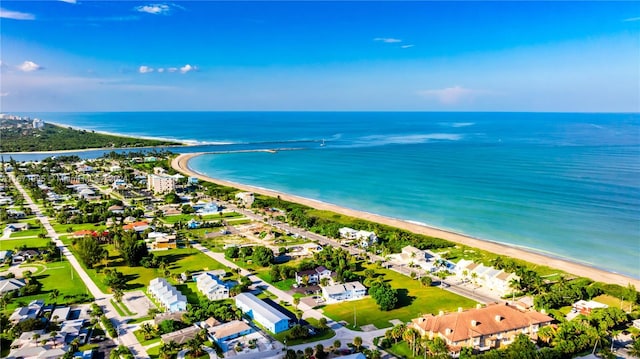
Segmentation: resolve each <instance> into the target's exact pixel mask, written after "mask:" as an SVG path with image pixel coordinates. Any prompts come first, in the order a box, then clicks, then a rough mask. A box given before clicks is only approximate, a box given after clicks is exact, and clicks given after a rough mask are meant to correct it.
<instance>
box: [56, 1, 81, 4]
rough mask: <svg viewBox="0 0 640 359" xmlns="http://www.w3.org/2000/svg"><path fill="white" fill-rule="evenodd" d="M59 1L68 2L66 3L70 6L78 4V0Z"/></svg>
mask: <svg viewBox="0 0 640 359" xmlns="http://www.w3.org/2000/svg"><path fill="white" fill-rule="evenodd" d="M59 1H62V2H66V3H69V4H77V3H78V0H59Z"/></svg>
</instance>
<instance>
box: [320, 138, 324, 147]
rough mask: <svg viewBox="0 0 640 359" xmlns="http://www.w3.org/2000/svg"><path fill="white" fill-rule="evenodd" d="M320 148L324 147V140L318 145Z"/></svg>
mask: <svg viewBox="0 0 640 359" xmlns="http://www.w3.org/2000/svg"><path fill="white" fill-rule="evenodd" d="M320 147H324V138H323V139H322V143H321V144H320Z"/></svg>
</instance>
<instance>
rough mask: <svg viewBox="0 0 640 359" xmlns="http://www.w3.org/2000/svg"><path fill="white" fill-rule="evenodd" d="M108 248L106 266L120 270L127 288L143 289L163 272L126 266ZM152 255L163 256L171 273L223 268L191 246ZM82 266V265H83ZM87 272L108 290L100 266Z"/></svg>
mask: <svg viewBox="0 0 640 359" xmlns="http://www.w3.org/2000/svg"><path fill="white" fill-rule="evenodd" d="M107 248H108V249H109V262H108V265H107V268H112V269H113V268H115V269H117V270H118V271H119V272H122V273H123V274H124V275H125V277H126V278H127V280H128V283H127V290H134V289H144V288H146V287H147V286H148V285H149V281H151V280H152V279H153V278H156V277H159V276H163V273H161V271H160V270H159V269H156V268H144V267H141V266H140V267H128V266H126V264H125V263H124V261H123V259H122V258H121V257H120V254H119V253H118V251H117V250H116V249H115V248H113V246H110V245H108V246H107ZM153 255H154V256H157V257H160V258H164V259H165V261H166V263H169V266H168V268H167V269H168V270H169V271H171V273H182V272H184V271H186V270H190V271H198V270H213V269H225V268H226V267H224V266H223V265H222V264H220V263H218V262H216V261H215V260H213V259H211V258H210V257H208V256H206V255H204V254H202V253H200V251H198V250H197V249H193V248H179V249H170V250H167V251H156V252H153ZM83 266H84V265H83ZM85 269H86V271H87V274H89V276H90V277H91V279H92V280H93V281H94V283H96V285H97V286H98V287H99V288H100V289H101V290H102V291H103V292H105V293H106V292H108V288H107V286H106V285H105V284H104V277H105V275H104V274H103V273H101V272H100V273H99V272H98V269H103V268H101V267H100V266H98V267H96V268H93V269H87V268H86V267H85Z"/></svg>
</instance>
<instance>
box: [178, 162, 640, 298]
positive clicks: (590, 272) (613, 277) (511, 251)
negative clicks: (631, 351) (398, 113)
mask: <svg viewBox="0 0 640 359" xmlns="http://www.w3.org/2000/svg"><path fill="white" fill-rule="evenodd" d="M203 154H205V153H204V152H197V153H185V154H181V155H179V156H178V157H176V158H174V159H173V161H172V162H171V166H172V167H173V168H174V169H175V170H177V171H179V172H182V173H184V174H187V175H189V176H191V177H196V178H199V179H200V180H204V181H208V182H212V183H216V184H219V185H223V186H229V187H234V188H238V189H240V190H243V191H250V192H255V193H258V194H263V195H266V196H271V197H278V196H279V197H280V198H282V199H283V200H285V201H290V202H296V203H300V204H303V205H306V206H309V207H312V208H316V209H320V210H327V211H332V212H335V213H339V214H343V215H347V216H351V217H356V218H360V219H364V220H367V221H371V222H377V223H382V224H385V225H388V226H392V227H396V228H400V229H404V230H407V231H410V232H414V233H418V234H423V235H427V236H431V237H436V238H442V239H445V240H448V241H451V242H453V243H458V244H462V245H466V246H469V247H474V248H478V249H481V250H485V251H487V252H491V253H495V254H499V255H504V256H508V257H512V258H518V259H522V260H524V261H527V262H530V263H535V264H543V265H545V266H548V267H551V268H556V269H559V270H562V271H564V272H567V273H571V274H573V275H577V276H580V277H586V278H590V279H592V280H595V281H599V282H604V283H613V284H618V285H621V286H627V285H628V284H633V285H634V286H636V287H637V288H638V287H640V280H639V279H635V278H632V277H628V276H626V275H623V274H619V273H613V272H609V271H606V270H603V269H599V268H595V267H592V266H588V265H585V264H581V263H577V262H573V261H570V260H568V259H563V258H559V257H556V256H553V255H550V254H542V253H539V252H534V251H532V250H527V249H524V248H519V247H515V246H512V245H509V244H505V243H498V242H494V241H490V240H483V239H479V238H474V237H470V236H467V235H463V234H460V233H455V232H452V231H448V230H444V229H440V228H436V227H431V226H429V225H424V224H418V223H415V222H410V221H406V220H401V219H396V218H391V217H385V216H381V215H377V214H373V213H368V212H364V211H358V210H353V209H349V208H345V207H341V206H338V205H334V204H330V203H326V202H322V201H318V200H314V199H310V198H305V197H300V196H296V195H290V194H287V193H283V192H278V191H274V190H270V189H266V188H260V187H256V186H250V185H244V184H241V183H236V182H231V181H226V180H221V179H216V178H212V177H209V176H205V175H203V174H201V173H199V172H196V171H194V170H192V169H191V168H190V167H189V164H188V162H189V160H191V159H192V158H194V157H197V156H200V155H203Z"/></svg>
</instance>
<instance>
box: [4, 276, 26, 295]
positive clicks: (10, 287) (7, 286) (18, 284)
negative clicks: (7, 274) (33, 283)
mask: <svg viewBox="0 0 640 359" xmlns="http://www.w3.org/2000/svg"><path fill="white" fill-rule="evenodd" d="M24 286H25V283H24V282H23V281H21V280H18V279H15V278H9V279H3V280H0V294H4V293H6V292H11V291H14V290H18V289H20V288H22V287H24Z"/></svg>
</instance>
